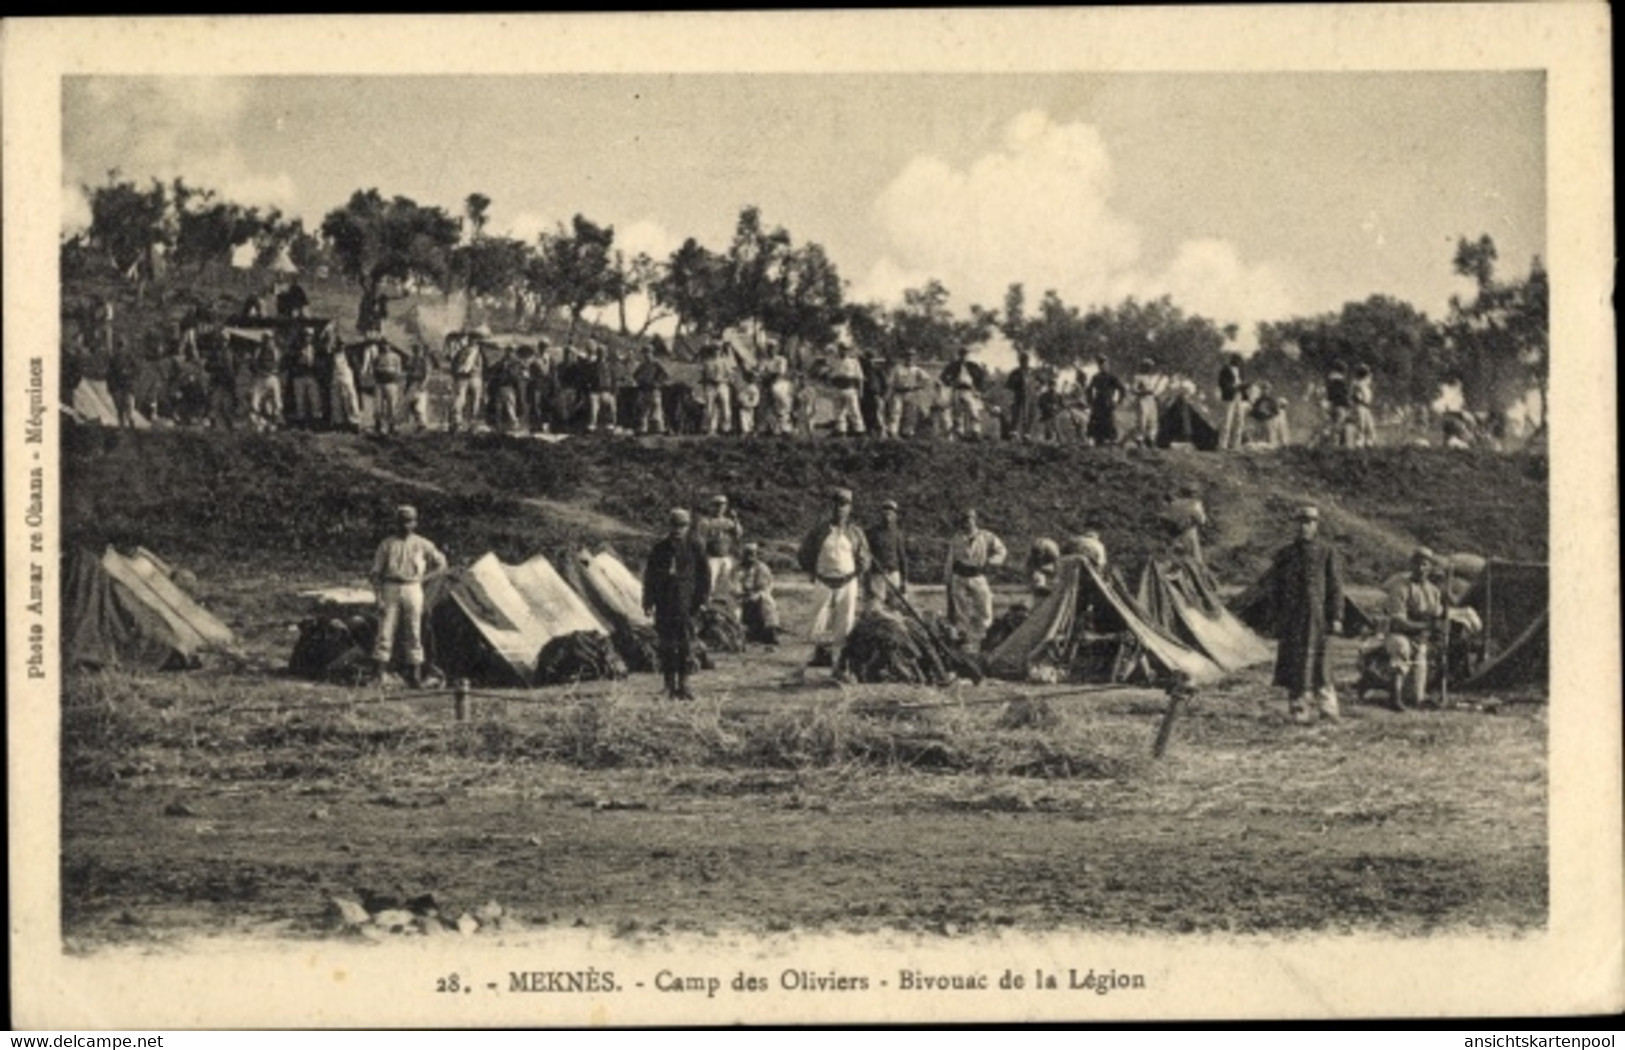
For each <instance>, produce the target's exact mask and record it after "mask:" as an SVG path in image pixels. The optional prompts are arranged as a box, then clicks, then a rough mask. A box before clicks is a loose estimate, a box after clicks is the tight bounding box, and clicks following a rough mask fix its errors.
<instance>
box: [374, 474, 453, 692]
mask: <svg viewBox="0 0 1625 1050" xmlns="http://www.w3.org/2000/svg"><path fill="white" fill-rule="evenodd" d="M417 527H418V512H417V508H415V507H410V506H401V507H397V508H396V510H395V535H393V536H390V537H388V538H386V539H385V540H384V542H382V543H380V544H379V545H378V553H377V554H376V555H374V556H373V559H372V585H373V589H374V592H375V593H376V594H377V596H378V637H377V640H376V641H375V642H374V643H373V647H372V659H373V664H374V666H375V668H376V671H377V674H378V675H379V677H382V676H383V673H384V671H385V669H387V668H388V667H389V659H390V654H391V653H392V652H393V651H394V648H395V634H396V632H397V631H400V632H402V633H403V634H404V635H405V649H406V665H407V674H406V681H407V683H408V684H409V685H411V686H413V687H414V688H416V687H417V686H420V685H422V684H423V583H424V581H425V580H427V579H428V578H429V577H431V576H434V575H436V574H438V573H440V572H443V571H444V570H445V568H446V556H445V555H444V554H442V553H440V548H438V547H436V546H435V545H434V544H433V543H430V542H429V541H428V540H426V539H424V538H423V537H422V536H419V535H418V534H417Z"/></svg>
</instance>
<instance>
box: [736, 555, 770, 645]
mask: <svg viewBox="0 0 1625 1050" xmlns="http://www.w3.org/2000/svg"><path fill="white" fill-rule="evenodd" d="M760 553H761V552H760V550H759V549H758V548H757V546H756V544H754V543H747V544H745V545H744V546H742V547H740V548H739V555H740V561H739V565H738V566H737V567H736V568H735V569H734V571H733V588H734V592H735V593H736V594H738V595H739V622H740V625H741V626H742V627H744V628H745V640H746V641H747V642H761V643H762V644H764V645H766V646H769V647H772V646H776V645H778V644H779V605H778V602H777V601H775V600H774V598H773V570H772V569H769V568H768V567H767V562H765V561H763V560H762V559H761V557H760Z"/></svg>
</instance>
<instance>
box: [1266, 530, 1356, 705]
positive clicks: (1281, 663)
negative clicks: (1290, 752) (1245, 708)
mask: <svg viewBox="0 0 1625 1050" xmlns="http://www.w3.org/2000/svg"><path fill="white" fill-rule="evenodd" d="M1297 518H1298V537H1297V539H1296V540H1294V541H1293V542H1292V543H1290V544H1288V545H1287V546H1285V547H1283V548H1281V550H1280V551H1279V552H1278V553H1277V554H1276V556H1275V564H1274V567H1273V568H1272V569H1271V571H1270V580H1271V585H1272V589H1273V593H1272V595H1271V597H1272V603H1271V604H1272V607H1273V609H1274V610H1275V616H1276V636H1277V637H1278V638H1279V639H1280V646H1279V648H1278V649H1277V650H1276V654H1275V684H1276V685H1278V686H1281V687H1283V688H1284V689H1286V691H1287V708H1288V710H1289V711H1290V713H1291V715H1292V720H1293V721H1294V722H1297V723H1298V724H1300V725H1307V724H1309V723H1310V722H1312V721H1313V720H1314V716H1313V715H1311V714H1310V713H1309V710H1308V708H1307V707H1305V706H1304V694H1306V693H1313V694H1314V696H1315V700H1316V703H1317V705H1318V707H1319V709H1320V717H1322V718H1324V719H1327V720H1329V721H1333V722H1335V721H1337V719H1338V711H1337V690H1336V689H1335V688H1334V687H1333V685H1332V677H1331V673H1330V672H1329V671H1328V670H1327V667H1326V641H1327V639H1328V638H1329V637H1330V636H1331V635H1333V634H1336V633H1338V632H1339V631H1341V630H1342V629H1343V567H1342V558H1341V557H1340V556H1339V555H1338V553H1337V550H1336V549H1335V548H1334V547H1333V546H1332V545H1331V544H1330V543H1327V542H1326V541H1325V540H1323V539H1321V538H1320V535H1319V534H1320V510H1319V509H1318V508H1316V507H1313V506H1305V507H1303V508H1301V509H1300V510H1299V511H1298V515H1297Z"/></svg>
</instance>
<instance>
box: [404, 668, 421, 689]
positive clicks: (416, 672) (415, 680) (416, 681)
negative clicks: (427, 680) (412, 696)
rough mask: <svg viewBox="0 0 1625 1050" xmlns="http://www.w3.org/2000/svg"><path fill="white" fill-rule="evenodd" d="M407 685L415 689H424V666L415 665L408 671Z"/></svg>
mask: <svg viewBox="0 0 1625 1050" xmlns="http://www.w3.org/2000/svg"><path fill="white" fill-rule="evenodd" d="M406 684H407V685H409V686H411V687H412V688H413V689H422V688H423V665H422V664H413V665H412V666H411V667H408V668H407V669H406Z"/></svg>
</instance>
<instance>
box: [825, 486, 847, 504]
mask: <svg viewBox="0 0 1625 1050" xmlns="http://www.w3.org/2000/svg"><path fill="white" fill-rule="evenodd" d="M829 498H830V499H832V500H834V501H835V502H836V503H851V502H852V490H851V489H843V488H833V489H830V490H829Z"/></svg>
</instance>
